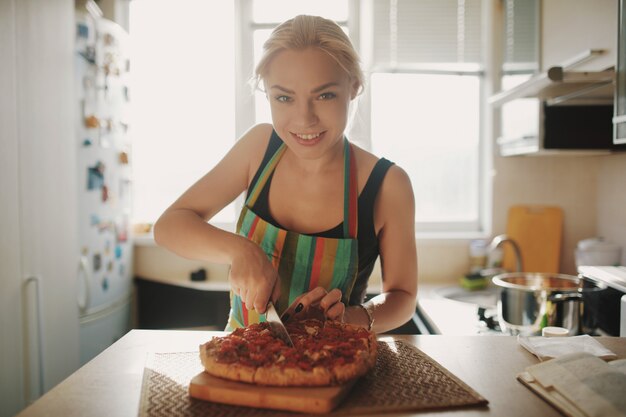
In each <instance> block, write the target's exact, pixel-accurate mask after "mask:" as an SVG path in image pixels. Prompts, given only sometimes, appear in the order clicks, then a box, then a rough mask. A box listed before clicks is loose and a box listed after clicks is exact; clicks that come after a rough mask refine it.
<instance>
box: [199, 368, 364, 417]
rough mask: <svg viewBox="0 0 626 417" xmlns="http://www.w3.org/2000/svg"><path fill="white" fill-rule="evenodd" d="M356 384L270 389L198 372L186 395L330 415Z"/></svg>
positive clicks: (223, 402) (216, 400) (220, 401)
mask: <svg viewBox="0 0 626 417" xmlns="http://www.w3.org/2000/svg"><path fill="white" fill-rule="evenodd" d="M355 382H356V379H355V380H352V381H350V382H347V383H345V384H343V385H337V386H329V387H270V386H263V385H254V384H246V383H245V382H236V381H228V380H226V379H222V378H217V377H214V376H212V375H209V374H208V373H206V372H201V373H199V374H198V375H196V376H195V377H193V379H192V380H191V383H190V384H189V395H190V396H192V397H194V398H197V399H200V400H206V401H212V402H216V403H222V404H231V405H242V406H246V407H256V408H269V409H274V410H288V411H299V412H303V413H304V412H306V413H329V412H331V411H332V410H333V409H335V407H337V406H338V405H339V403H340V402H341V400H342V399H343V398H344V397H345V396H346V394H348V392H349V391H350V389H351V388H352V386H353V385H354V383H355Z"/></svg>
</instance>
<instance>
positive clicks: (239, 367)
mask: <svg viewBox="0 0 626 417" xmlns="http://www.w3.org/2000/svg"><path fill="white" fill-rule="evenodd" d="M285 326H286V327H287V331H288V332H289V335H290V337H291V340H292V341H293V344H294V346H293V347H291V346H289V345H287V344H286V343H285V342H283V341H282V340H281V339H279V338H278V337H276V336H274V334H273V333H272V331H271V329H270V327H269V324H268V323H265V322H264V323H257V324H252V325H250V326H248V327H244V328H239V329H236V330H235V331H233V332H232V333H230V334H228V335H227V336H223V337H215V338H213V339H211V340H210V341H209V342H207V343H205V344H203V345H201V346H200V360H201V361H202V365H203V366H204V369H205V370H206V372H208V373H209V374H211V375H213V376H217V377H220V378H225V379H229V380H233V381H241V382H247V383H251V384H258V385H275V386H325V385H337V384H342V383H344V382H347V381H349V380H352V379H355V378H358V377H360V376H362V375H364V374H365V373H367V371H368V370H369V369H370V368H372V367H373V366H374V364H375V363H376V352H377V341H376V335H375V334H374V333H373V332H371V331H369V330H367V329H364V328H362V327H359V326H354V325H350V324H346V323H342V322H339V321H333V320H325V321H323V320H319V319H314V318H308V319H305V320H300V321H293V322H288V323H286V325H285Z"/></svg>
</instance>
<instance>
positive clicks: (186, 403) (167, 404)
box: [139, 341, 487, 417]
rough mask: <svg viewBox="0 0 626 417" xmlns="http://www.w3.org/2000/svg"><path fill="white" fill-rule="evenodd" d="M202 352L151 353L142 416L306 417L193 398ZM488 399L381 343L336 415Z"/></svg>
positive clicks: (414, 355)
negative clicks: (373, 360) (370, 365)
mask: <svg viewBox="0 0 626 417" xmlns="http://www.w3.org/2000/svg"><path fill="white" fill-rule="evenodd" d="M202 369H203V368H202V365H201V363H200V359H199V358H198V353H197V352H182V353H151V354H149V355H148V361H147V364H146V368H145V370H144V378H143V386H142V390H141V402H140V407H139V416H140V417H160V416H218V417H231V416H232V417H235V416H236V417H248V416H253V417H261V416H270V415H271V416H301V415H302V414H300V413H291V412H280V411H276V410H261V409H257V408H247V407H237V406H232V405H224V404H217V403H211V402H207V401H201V400H197V399H195V398H191V397H190V396H189V394H188V388H189V382H190V381H191V379H192V378H193V377H194V376H195V375H197V374H198V373H199V372H202ZM486 404H487V400H486V399H485V398H483V397H482V396H481V395H479V394H478V393H477V392H476V391H474V390H473V389H471V388H470V387H469V386H467V385H466V384H465V383H463V382H462V381H461V380H460V379H458V378H457V377H456V376H454V375H453V374H451V373H450V372H448V371H447V370H446V369H445V368H444V367H443V366H441V365H440V364H439V363H437V362H436V361H434V360H433V359H432V358H430V357H429V356H428V355H426V354H425V353H423V352H421V351H420V350H418V349H417V348H415V347H414V346H412V345H410V344H408V343H405V342H402V341H391V342H386V341H385V342H381V341H379V355H378V361H377V363H376V367H375V368H374V369H373V370H372V371H371V372H369V373H368V374H367V375H366V376H364V377H363V378H361V379H360V380H359V381H358V382H357V383H356V384H355V386H354V387H353V388H352V391H351V392H350V393H349V394H348V396H347V397H346V399H345V400H344V401H343V403H342V404H341V405H339V407H337V408H336V409H335V410H334V411H333V412H331V413H329V414H330V415H334V416H341V415H349V414H368V413H379V412H393V411H409V410H415V411H419V410H433V409H443V408H453V407H468V406H484V405H486Z"/></svg>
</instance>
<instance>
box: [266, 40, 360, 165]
mask: <svg viewBox="0 0 626 417" xmlns="http://www.w3.org/2000/svg"><path fill="white" fill-rule="evenodd" d="M264 84H265V90H266V92H267V97H268V99H269V101H270V107H271V111H272V121H273V124H274V129H275V130H276V132H277V133H278V135H279V136H280V137H281V138H282V139H283V141H285V143H286V144H287V146H288V147H289V149H291V150H292V151H293V152H294V153H295V154H296V155H297V156H299V157H301V158H305V159H317V158H320V157H322V156H324V155H326V154H327V153H328V152H329V151H330V150H333V149H335V147H336V146H342V145H338V144H340V143H341V141H342V139H343V134H344V130H345V128H346V125H347V123H348V109H349V105H350V101H351V100H352V99H353V98H354V97H355V95H356V90H357V88H356V87H355V86H354V83H353V82H351V80H350V77H349V75H348V74H347V73H346V72H345V71H344V70H342V69H341V67H340V66H339V65H338V64H337V63H336V62H335V61H334V60H333V59H332V58H331V57H330V56H329V55H328V54H327V53H325V52H324V51H322V50H321V49H319V48H307V49H303V50H293V49H287V50H284V51H281V52H279V53H277V54H276V56H274V57H273V58H272V60H271V62H270V63H269V65H268V67H267V73H266V74H265V76H264Z"/></svg>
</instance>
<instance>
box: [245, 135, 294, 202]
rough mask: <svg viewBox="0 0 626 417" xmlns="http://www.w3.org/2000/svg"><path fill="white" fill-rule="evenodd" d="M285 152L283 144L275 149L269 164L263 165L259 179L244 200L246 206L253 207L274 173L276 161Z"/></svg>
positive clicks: (285, 148) (285, 147)
mask: <svg viewBox="0 0 626 417" xmlns="http://www.w3.org/2000/svg"><path fill="white" fill-rule="evenodd" d="M285 150H287V146H286V145H285V143H284V142H283V143H282V144H281V145H280V146H279V147H278V149H276V152H275V153H274V155H273V156H272V159H270V160H269V162H268V163H267V164H266V165H265V167H264V168H263V171H262V172H261V175H260V176H259V179H258V180H257V182H256V184H254V186H253V187H252V190H251V191H250V194H248V198H247V199H246V206H248V207H254V203H256V200H257V198H259V194H261V190H263V187H264V186H265V183H266V182H267V180H268V179H269V177H270V175H272V172H274V169H275V168H276V165H277V164H278V161H280V158H281V157H282V156H283V154H284V153H285Z"/></svg>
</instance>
